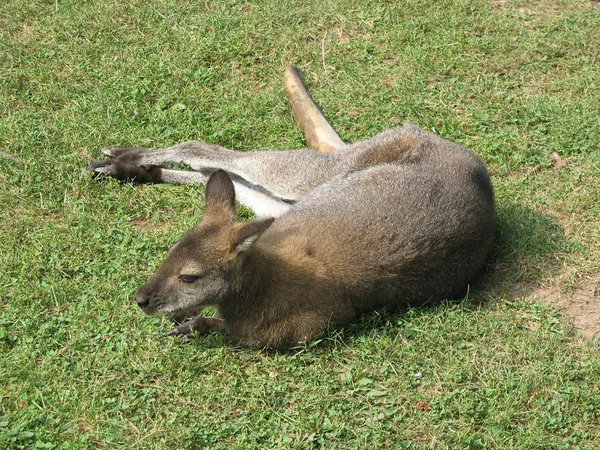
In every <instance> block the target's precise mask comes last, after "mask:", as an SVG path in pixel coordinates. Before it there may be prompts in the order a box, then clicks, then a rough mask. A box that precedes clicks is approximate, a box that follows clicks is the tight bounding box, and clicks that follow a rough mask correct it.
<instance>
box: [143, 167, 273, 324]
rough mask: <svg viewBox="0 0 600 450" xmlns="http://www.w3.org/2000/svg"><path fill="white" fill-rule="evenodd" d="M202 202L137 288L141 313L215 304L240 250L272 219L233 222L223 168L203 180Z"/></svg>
mask: <svg viewBox="0 0 600 450" xmlns="http://www.w3.org/2000/svg"><path fill="white" fill-rule="evenodd" d="M205 201H206V204H205V208H204V215H203V217H202V221H201V222H200V224H199V225H197V226H196V227H195V228H193V229H192V230H190V231H189V232H188V234H187V235H186V236H184V237H183V239H181V240H180V241H179V242H178V243H177V244H175V245H174V246H173V247H172V248H171V250H169V253H168V255H167V258H166V259H165V261H164V262H163V264H162V265H161V266H160V267H159V268H158V269H157V270H156V271H155V272H154V274H153V275H152V276H151V277H150V279H149V280H148V281H147V282H146V284H144V285H143V286H142V287H141V288H140V289H139V290H138V291H137V293H136V295H135V298H136V301H137V304H138V305H139V306H140V308H142V310H143V311H144V312H145V313H146V314H149V315H162V314H168V313H172V312H175V311H179V310H182V309H187V308H190V307H193V306H202V305H211V304H218V303H219V301H220V299H221V298H223V297H224V296H225V295H227V294H228V292H229V291H230V289H231V286H232V282H234V280H235V271H236V268H237V267H238V266H239V264H238V263H239V261H240V260H241V258H243V257H244V253H245V252H247V251H249V250H250V248H251V247H252V245H253V244H254V242H255V241H256V240H257V239H258V237H259V236H260V235H261V234H262V233H263V232H264V231H265V230H266V229H267V228H268V227H269V226H270V225H271V224H272V223H273V221H274V220H275V219H273V218H269V219H263V220H257V221H254V222H237V221H236V211H235V189H234V186H233V183H232V182H231V179H230V178H229V175H227V173H226V172H225V171H223V170H217V171H216V172H214V173H213V174H212V175H211V176H210V178H209V179H208V182H207V183H206V190H205Z"/></svg>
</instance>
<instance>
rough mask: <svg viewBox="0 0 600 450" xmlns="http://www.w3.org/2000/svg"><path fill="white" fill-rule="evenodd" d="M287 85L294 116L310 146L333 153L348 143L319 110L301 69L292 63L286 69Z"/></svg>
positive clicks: (323, 151)
mask: <svg viewBox="0 0 600 450" xmlns="http://www.w3.org/2000/svg"><path fill="white" fill-rule="evenodd" d="M285 87H286V89H287V95H288V99H289V101H290V104H291V105H292V111H293V112H294V117H295V118H296V121H297V122H298V123H299V124H300V128H302V131H303V133H304V137H305V139H306V143H307V144H308V146H309V147H310V148H313V149H315V150H318V151H320V152H322V153H333V152H335V151H336V150H338V149H340V148H342V147H344V146H345V145H346V144H345V143H344V141H342V140H341V139H340V137H339V136H338V134H337V133H336V132H335V130H334V129H333V127H332V126H331V125H330V124H329V122H327V119H325V117H324V116H323V114H322V113H321V111H319V108H318V107H317V105H315V102H314V101H313V99H312V98H311V96H310V94H309V93H308V90H307V89H306V86H304V83H303V81H302V75H301V74H300V70H299V69H298V68H297V67H296V66H294V65H292V64H290V65H288V66H287V67H286V69H285Z"/></svg>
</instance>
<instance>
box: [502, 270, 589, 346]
mask: <svg viewBox="0 0 600 450" xmlns="http://www.w3.org/2000/svg"><path fill="white" fill-rule="evenodd" d="M599 294H600V277H598V278H595V279H594V278H584V279H582V280H581V281H580V283H579V284H578V285H577V286H576V287H575V288H574V289H569V290H568V291H565V290H564V289H561V288H560V287H558V286H534V285H524V286H518V287H516V289H515V292H513V295H515V296H519V297H525V298H527V299H529V300H531V301H536V302H539V303H542V304H544V305H547V306H550V307H552V308H557V309H561V310H564V311H565V312H566V313H567V314H568V315H569V316H570V317H571V320H572V322H573V326H574V328H575V331H576V332H577V333H578V334H580V335H581V336H582V337H583V338H584V339H586V340H600V298H599Z"/></svg>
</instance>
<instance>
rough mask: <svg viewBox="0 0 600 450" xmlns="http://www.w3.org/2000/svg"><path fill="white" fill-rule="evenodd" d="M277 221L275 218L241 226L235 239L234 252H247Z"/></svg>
mask: <svg viewBox="0 0 600 450" xmlns="http://www.w3.org/2000/svg"><path fill="white" fill-rule="evenodd" d="M274 221H275V219H274V218H273V217H269V218H268V219H261V220H255V221H253V222H248V223H242V224H239V225H240V226H239V228H238V229H237V230H236V234H235V237H234V239H233V251H234V252H235V253H236V254H237V253H241V252H245V251H247V250H248V249H249V248H250V247H252V245H253V244H254V243H255V242H256V240H257V239H258V238H259V237H260V235H261V234H263V233H264V232H265V231H266V230H267V228H269V227H270V226H271V224H272V223H273V222H274Z"/></svg>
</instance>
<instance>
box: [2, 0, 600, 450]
mask: <svg viewBox="0 0 600 450" xmlns="http://www.w3.org/2000/svg"><path fill="white" fill-rule="evenodd" d="M599 42H600V10H599V9H598V4H597V2H590V1H575V0H565V1H550V0H541V1H534V2H524V1H516V0H514V1H513V0H506V1H483V0H481V1H476V0H473V1H467V0H464V1H459V2H450V1H441V2H425V1H409V2H391V1H389V2H386V1H360V2H355V1H349V0H339V1H332V0H322V1H319V2H317V1H313V0H308V1H304V2H292V1H289V0H277V1H276V0H259V1H255V2H250V1H237V0H225V1H219V2H176V1H173V0H156V1H151V2H142V1H130V2H111V1H108V0H99V1H95V2H82V1H75V0H62V1H61V0H56V1H53V2H50V1H41V0H37V1H29V2H21V1H16V0H8V1H5V2H4V3H3V4H2V5H1V6H0V150H1V151H2V152H3V153H1V154H0V155H1V156H0V205H2V207H1V208H0V254H1V255H2V258H1V259H0V299H1V302H0V348H1V352H2V353H1V354H2V358H1V359H0V380H2V382H1V383H0V396H1V402H0V448H6V449H19V448H22V449H29V448H50V449H87V448H111V449H112V448H123V449H125V448H126V449H131V448H135V449H138V448H139V449H167V448H168V449H200V448H214V449H219V448H244V449H247V448H248V449H249V448H257V449H258V448H261V449H262V448H303V449H309V448H310V449H314V448H415V449H421V448H449V449H458V448H468V449H477V448H506V449H537V448H539V449H542V448H544V449H546V448H554V449H592V448H598V447H600V434H599V431H598V430H599V429H600V413H599V411H600V394H598V393H599V392H600V358H599V357H598V346H597V343H594V342H590V343H584V342H582V340H581V339H580V338H578V337H576V336H575V335H574V334H573V332H572V331H573V330H572V326H571V325H570V322H569V320H568V318H567V317H565V315H563V314H562V313H561V312H559V311H557V310H554V309H550V308H548V307H544V306H540V305H537V304H534V303H531V302H527V301H524V300H523V299H522V298H519V297H515V296H513V295H511V294H510V293H511V292H513V288H514V286H515V285H524V284H525V285H527V284H542V285H546V286H553V287H555V288H556V289H558V290H564V291H568V290H573V289H577V286H578V285H579V284H580V283H582V282H584V281H585V280H595V281H596V283H597V274H598V273H599V272H600V263H599V261H600V251H599V248H600V245H598V244H599V243H600V232H599V227H598V222H599V209H598V206H597V205H598V204H599V203H600V193H599V191H598V188H597V180H598V177H599V175H600V173H599V172H600V169H599V168H600V149H599V146H598V142H599V141H600V126H599V124H600V122H599V120H598V117H600V93H599V88H600V85H599V84H598V83H599V81H598V70H599V69H598V68H599V66H600V56H599V52H600V46H599V45H598V43H599ZM287 62H294V63H296V64H297V65H299V66H300V67H301V68H302V69H303V70H304V72H305V74H306V78H307V82H308V84H309V85H310V87H311V89H312V92H313V94H314V96H315V98H316V99H317V101H318V102H319V103H320V104H321V105H322V107H323V110H324V111H325V113H326V115H327V117H328V118H329V119H330V120H331V122H332V123H333V124H334V126H335V127H336V128H337V129H338V130H339V132H340V135H341V136H342V137H343V138H344V139H345V140H347V141H353V140H356V139H362V138H366V137H369V136H371V135H373V134H374V133H376V132H378V131H381V130H383V129H385V128H389V127H390V126H394V125H396V124H399V123H402V122H405V121H411V122H416V123H419V124H420V125H421V126H422V127H424V128H427V129H430V130H433V131H435V132H437V133H440V134H441V135H443V136H445V137H447V138H449V139H451V140H454V141H457V142H460V143H462V144H464V145H466V146H469V147H471V148H473V149H475V150H476V151H477V152H478V153H479V154H480V155H481V156H482V158H483V159H484V160H485V161H486V163H487V164H488V167H489V169H490V171H491V173H492V175H493V181H494V184H495V188H496V193H497V204H498V231H497V244H496V246H495V249H494V255H493V257H492V259H491V261H490V263H489V265H488V268H487V270H486V274H485V276H484V279H483V283H482V288H481V289H482V290H483V291H484V292H485V293H486V295H485V296H483V297H473V298H467V299H465V300H463V301H461V302H457V303H445V304H441V305H437V306H433V307H428V308H421V309H409V310H407V311H405V312H404V313H402V314H390V313H386V312H382V313H380V314H374V315H370V316H367V317H365V318H363V319H362V320H361V321H359V322H358V323H356V324H353V325H352V326H351V327H350V328H349V329H347V330H344V331H332V332H331V333H329V334H328V335H326V336H324V337H323V339H322V341H321V342H319V343H318V344H315V345H311V346H307V347H305V348H298V349H295V350H293V351H290V352H280V353H275V352H265V351H260V350H248V349H238V348H234V347H232V346H231V345H230V344H229V343H228V342H227V341H226V339H224V338H222V337H219V336H210V337H208V338H205V339H200V340H194V341H187V342H186V341H180V340H178V339H167V338H164V337H163V334H164V333H165V332H166V331H167V330H168V329H169V324H168V323H167V321H160V320H155V319H150V318H148V317H144V316H143V315H142V314H141V313H140V312H139V311H138V310H137V309H136V308H135V307H134V306H133V304H132V303H133V301H132V294H133V292H134V291H135V289H136V288H137V287H138V286H139V285H140V284H142V283H143V282H144V280H145V279H146V277H147V276H148V274H149V273H150V272H151V271H152V269H153V268H154V267H156V265H158V264H159V263H160V261H161V259H162V258H163V256H164V254H165V251H166V249H167V248H168V246H169V245H170V244H172V243H173V242H174V241H176V240H177V239H178V237H179V236H181V235H182V234H183V233H184V232H185V231H186V230H187V229H188V228H190V227H191V226H192V225H194V223H195V222H197V220H198V218H199V217H200V216H201V213H202V203H203V202H202V200H203V197H202V193H203V189H202V187H199V186H160V185H156V186H139V187H133V186H131V185H119V184H118V183H116V182H113V181H110V180H107V181H103V182H97V181H94V180H92V179H90V177H89V176H88V174H86V173H85V171H84V169H85V167H86V166H87V164H88V163H89V162H90V161H91V160H92V159H94V158H97V157H99V148H100V147H103V146H108V147H110V146H134V145H135V146H137V145H142V146H147V147H151V148H159V147H163V146H168V145H172V144H173V143H176V142H179V141H183V140H187V139H201V140H205V141H213V142H216V143H219V144H221V145H224V146H226V147H230V148H234V149H243V150H249V149H255V148H259V147H263V146H264V147H276V148H293V147H301V146H302V145H304V143H303V140H302V135H301V133H300V131H299V130H298V128H297V127H296V126H295V125H294V123H293V120H292V116H291V112H290V111H289V108H288V106H287V103H286V100H285V94H284V89H283V82H282V73H283V67H284V64H285V63H287ZM553 152H557V153H559V154H560V155H561V156H562V157H563V158H564V159H565V160H566V162H567V163H568V168H567V169H562V170H561V169H558V168H555V167H553V166H552V164H551V155H552V153H553ZM534 168H537V170H535V171H534V170H533V169H534ZM245 214H247V212H246V213H245ZM482 298H484V299H485V300H486V301H484V302H483V303H482Z"/></svg>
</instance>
